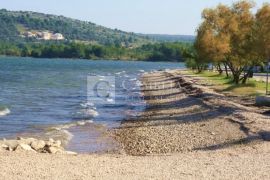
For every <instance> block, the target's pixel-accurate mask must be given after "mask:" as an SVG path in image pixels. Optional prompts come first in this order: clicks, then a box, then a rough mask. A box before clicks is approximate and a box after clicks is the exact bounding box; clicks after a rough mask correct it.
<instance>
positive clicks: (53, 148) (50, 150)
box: [48, 146, 62, 154]
mask: <svg viewBox="0 0 270 180" xmlns="http://www.w3.org/2000/svg"><path fill="white" fill-rule="evenodd" d="M61 151H62V150H61V149H59V148H57V147H53V146H51V147H49V148H48V152H49V153H51V154H56V153H58V152H61Z"/></svg>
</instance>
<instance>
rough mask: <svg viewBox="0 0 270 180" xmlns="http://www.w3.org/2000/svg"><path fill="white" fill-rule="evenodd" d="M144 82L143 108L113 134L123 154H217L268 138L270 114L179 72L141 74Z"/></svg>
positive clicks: (261, 141)
mask: <svg viewBox="0 0 270 180" xmlns="http://www.w3.org/2000/svg"><path fill="white" fill-rule="evenodd" d="M142 83H143V86H142V93H143V95H144V99H145V100H146V102H147V106H146V109H145V110H144V112H142V113H141V115H140V116H138V117H137V118H135V119H127V120H124V121H123V122H122V124H121V127H120V128H117V129H116V130H115V139H116V140H117V141H118V142H119V144H121V146H122V148H123V149H124V150H125V152H126V153H127V154H130V155H147V154H167V153H177V152H181V153H184V152H191V151H200V150H218V149H224V148H234V147H240V146H246V145H251V144H256V143H263V141H265V140H268V138H267V137H270V135H269V134H270V121H269V120H270V118H269V116H264V115H262V114H259V113H257V112H256V109H253V108H249V107H246V106H243V105H241V104H239V103H236V102H233V101H231V100H230V99H228V98H227V97H226V96H224V95H222V94H218V93H216V92H214V91H213V90H211V89H209V88H203V87H201V86H199V85H196V84H195V83H194V82H193V80H192V79H190V78H186V77H184V76H183V75H181V74H179V73H178V71H167V72H166V71H161V72H155V73H148V74H144V76H143V77H142Z"/></svg>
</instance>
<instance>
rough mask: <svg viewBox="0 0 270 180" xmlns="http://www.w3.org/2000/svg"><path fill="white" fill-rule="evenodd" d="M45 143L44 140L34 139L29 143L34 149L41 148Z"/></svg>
mask: <svg viewBox="0 0 270 180" xmlns="http://www.w3.org/2000/svg"><path fill="white" fill-rule="evenodd" d="M45 145H46V143H45V141H42V140H36V141H33V142H32V143H31V147H32V148H33V149H34V150H36V151H37V150H39V149H43V148H44V147H45Z"/></svg>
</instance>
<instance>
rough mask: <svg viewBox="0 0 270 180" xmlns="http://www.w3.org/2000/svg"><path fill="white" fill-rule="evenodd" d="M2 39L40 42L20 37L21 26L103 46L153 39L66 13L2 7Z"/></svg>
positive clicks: (128, 44) (0, 29)
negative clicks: (25, 10) (13, 9)
mask: <svg viewBox="0 0 270 180" xmlns="http://www.w3.org/2000/svg"><path fill="white" fill-rule="evenodd" d="M0 27H1V28H0V40H9V41H12V42H14V41H16V42H24V41H26V40H27V41H37V40H36V39H29V38H28V39H24V38H20V31H22V29H27V30H38V31H44V30H48V31H52V32H54V33H61V34H63V35H64V37H65V38H66V39H68V40H79V41H87V42H91V43H98V44H102V45H116V46H126V47H128V46H135V45H141V44H144V43H149V42H151V41H150V40H149V39H148V38H146V37H143V36H139V35H136V34H134V33H127V32H123V31H120V30H117V29H114V30H113V29H109V28H105V27H102V26H98V25H96V24H93V23H91V22H85V21H79V20H75V19H71V18H66V17H63V16H55V15H46V14H42V13H35V12H22V11H19V12H17V11H7V10H4V9H2V10H0Z"/></svg>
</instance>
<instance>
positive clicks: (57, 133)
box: [45, 120, 94, 145]
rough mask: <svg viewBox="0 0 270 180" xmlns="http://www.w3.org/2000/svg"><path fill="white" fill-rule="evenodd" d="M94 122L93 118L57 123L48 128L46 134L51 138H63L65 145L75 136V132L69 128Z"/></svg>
mask: <svg viewBox="0 0 270 180" xmlns="http://www.w3.org/2000/svg"><path fill="white" fill-rule="evenodd" d="M92 123H94V122H93V121H92V120H82V121H77V122H72V123H67V124H61V125H55V126H52V127H49V128H47V129H46V132H45V136H46V137H49V138H55V139H61V141H62V142H63V144H64V145H67V144H68V142H69V141H70V140H71V139H72V138H73V136H74V135H73V134H72V133H71V132H69V131H68V129H70V128H72V127H76V126H85V125H87V124H92Z"/></svg>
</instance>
